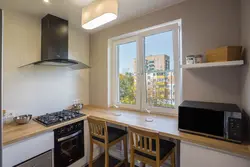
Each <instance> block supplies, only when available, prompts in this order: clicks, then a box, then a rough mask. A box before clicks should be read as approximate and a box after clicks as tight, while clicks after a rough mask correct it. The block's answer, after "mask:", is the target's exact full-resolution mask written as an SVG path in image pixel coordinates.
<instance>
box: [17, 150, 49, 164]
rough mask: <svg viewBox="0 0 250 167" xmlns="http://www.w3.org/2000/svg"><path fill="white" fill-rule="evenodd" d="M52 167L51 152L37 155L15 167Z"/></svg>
mask: <svg viewBox="0 0 250 167" xmlns="http://www.w3.org/2000/svg"><path fill="white" fill-rule="evenodd" d="M31 166H33V167H45V166H46V167H52V151H49V152H46V153H44V154H42V155H39V156H37V157H35V158H33V159H31V160H29V161H27V162H25V163H23V164H20V165H18V166H16V167H31Z"/></svg>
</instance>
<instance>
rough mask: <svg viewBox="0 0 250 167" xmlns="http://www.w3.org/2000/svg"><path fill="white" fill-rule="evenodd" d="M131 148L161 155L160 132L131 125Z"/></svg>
mask: <svg viewBox="0 0 250 167" xmlns="http://www.w3.org/2000/svg"><path fill="white" fill-rule="evenodd" d="M128 129H129V139H130V148H131V149H134V150H138V151H140V152H143V153H146V154H149V155H152V156H156V157H157V158H158V157H159V156H160V143H159V142H160V140H159V133H158V132H153V131H146V130H142V129H138V128H135V127H129V128H128ZM153 143H154V144H155V147H156V148H155V150H153Z"/></svg>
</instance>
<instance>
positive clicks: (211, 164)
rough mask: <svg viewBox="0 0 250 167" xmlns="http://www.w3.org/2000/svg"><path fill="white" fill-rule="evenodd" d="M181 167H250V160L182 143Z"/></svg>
mask: <svg viewBox="0 0 250 167" xmlns="http://www.w3.org/2000/svg"><path fill="white" fill-rule="evenodd" d="M180 150H181V153H180V156H181V157H180V159H181V167H250V160H249V159H245V158H241V157H238V156H234V155H230V154H227V153H223V152H219V151H215V150H213V149H210V148H207V147H203V146H198V145H194V144H191V143H188V142H181V147H180Z"/></svg>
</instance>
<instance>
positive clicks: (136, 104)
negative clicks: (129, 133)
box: [109, 20, 181, 115]
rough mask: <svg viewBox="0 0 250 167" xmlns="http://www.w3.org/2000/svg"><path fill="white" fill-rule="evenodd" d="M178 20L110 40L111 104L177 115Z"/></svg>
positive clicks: (179, 44) (178, 75)
mask: <svg viewBox="0 0 250 167" xmlns="http://www.w3.org/2000/svg"><path fill="white" fill-rule="evenodd" d="M180 34H181V20H177V21H174V22H171V23H167V24H163V25H159V26H155V27H152V28H148V29H145V30H140V31H137V32H133V33H130V34H126V35H122V36H120V37H115V38H112V39H110V40H109V47H110V48H111V50H110V63H111V66H110V69H109V70H110V76H111V77H110V81H111V84H110V97H111V98H110V105H114V104H115V105H118V106H120V107H124V108H131V109H136V110H141V111H145V110H146V109H149V110H150V111H152V112H159V113H169V114H173V115H176V114H177V106H178V105H179V102H180V98H181V79H180V78H181V70H180V65H179V64H180V61H181V59H180V58H181V56H180V54H181V42H180V41H181V35H180Z"/></svg>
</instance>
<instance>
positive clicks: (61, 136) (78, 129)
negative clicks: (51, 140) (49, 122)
mask: <svg viewBox="0 0 250 167" xmlns="http://www.w3.org/2000/svg"><path fill="white" fill-rule="evenodd" d="M54 133H55V149H54V157H55V167H67V166H69V165H71V164H73V163H74V162H76V161H77V160H79V159H81V158H82V157H84V137H83V134H84V123H83V121H80V122H76V123H73V124H70V125H67V126H64V127H61V128H58V129H56V130H54Z"/></svg>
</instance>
